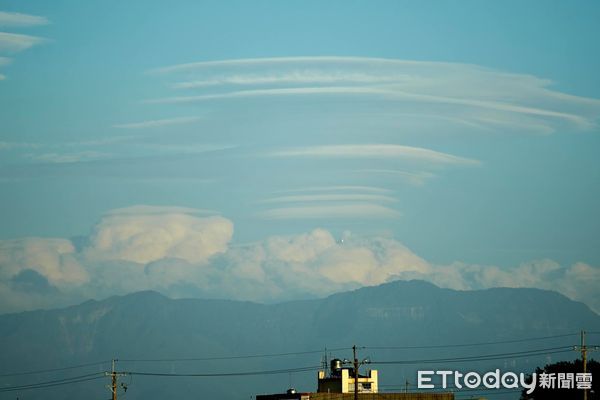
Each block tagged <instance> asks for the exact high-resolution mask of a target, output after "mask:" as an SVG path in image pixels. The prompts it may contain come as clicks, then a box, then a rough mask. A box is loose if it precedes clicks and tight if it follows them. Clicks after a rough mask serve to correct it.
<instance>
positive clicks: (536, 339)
mask: <svg viewBox="0 0 600 400" xmlns="http://www.w3.org/2000/svg"><path fill="white" fill-rule="evenodd" d="M578 335H579V333H566V334H563V335H553V336H541V337H534V338H525V339H512V340H500V341H494V342H476V343H459V344H440V345H426V346H425V345H423V346H365V347H363V348H365V349H371V350H410V349H441V348H453V347H476V346H491V345H495V344H508V343H522V342H532V341H538V340H548V339H556V338H563V337H568V336H578Z"/></svg>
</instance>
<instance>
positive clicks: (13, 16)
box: [0, 11, 50, 27]
mask: <svg viewBox="0 0 600 400" xmlns="http://www.w3.org/2000/svg"><path fill="white" fill-rule="evenodd" d="M49 23H50V21H48V18H46V17H41V16H37V15H30V14H21V13H16V12H6V11H0V27H24V26H37V25H46V24H49Z"/></svg>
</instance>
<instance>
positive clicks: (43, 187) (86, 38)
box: [0, 0, 600, 312]
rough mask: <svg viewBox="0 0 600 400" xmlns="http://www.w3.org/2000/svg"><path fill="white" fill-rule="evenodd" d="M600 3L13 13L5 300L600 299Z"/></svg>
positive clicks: (65, 1) (3, 228)
mask: <svg viewBox="0 0 600 400" xmlns="http://www.w3.org/2000/svg"><path fill="white" fill-rule="evenodd" d="M599 19H600V4H599V3H598V2H595V1H571V2H566V1H565V2H553V3H552V7H548V3H547V2H545V1H528V2H521V1H503V2H492V1H460V2H459V1H435V2H433V1H376V2H372V1H328V2H321V1H303V2H294V1H288V2H281V1H255V2H247V1H175V2H170V3H166V2H161V1H153V0H150V1H148V0H145V1H141V0H133V1H128V2H122V1H116V0H106V1H85V2H82V1H75V0H56V1H52V2H48V1H42V0H39V1H35V0H27V1H6V0H2V1H0V121H1V124H0V194H1V196H0V312H15V311H23V310H29V309H36V308H52V307H58V306H64V305H68V304H74V303H77V302H80V301H83V300H86V299H89V298H98V299H99V298H104V297H107V296H111V295H118V294H125V293H129V292H133V291H138V290H147V289H150V290H157V291H160V292H162V293H164V294H166V295H169V296H172V297H202V298H206V297H210V298H215V297H216V298H231V299H238V300H251V301H259V302H278V301H285V300H291V299H301V298H313V297H320V296H325V295H328V294H331V293H334V292H337V291H340V290H349V289H354V288H357V287H361V286H365V285H377V284H381V283H384V282H388V281H391V280H394V279H424V280H427V281H430V282H433V283H435V284H437V285H439V286H441V287H448V288H453V289H460V290H470V289H485V288H489V287H499V286H502V287H504V286H508V287H535V288H541V289H549V290H556V291H558V292H560V293H562V294H564V295H566V296H568V297H569V298H571V299H574V300H577V301H582V302H584V303H586V304H587V305H588V306H590V307H591V308H592V309H593V310H595V311H596V312H599V311H600V293H599V292H598V287H600V223H599V221H600V219H599V218H598V216H599V212H600V161H599V160H598V156H597V153H598V150H599V149H600V137H599V127H598V122H599V116H600V76H599V75H598V73H597V71H599V70H600V42H599V41H598V40H597V38H598V35H599V33H600V32H599V30H600V28H599V26H598V24H597V21H598V20H599Z"/></svg>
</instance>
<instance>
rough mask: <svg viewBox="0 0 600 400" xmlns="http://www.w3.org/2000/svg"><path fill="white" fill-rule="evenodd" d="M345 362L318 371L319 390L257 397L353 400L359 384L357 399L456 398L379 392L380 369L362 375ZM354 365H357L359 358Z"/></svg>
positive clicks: (267, 399)
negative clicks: (346, 365) (355, 389)
mask: <svg viewBox="0 0 600 400" xmlns="http://www.w3.org/2000/svg"><path fill="white" fill-rule="evenodd" d="M344 364H347V362H344V361H342V360H339V359H333V360H331V363H330V370H329V373H327V371H325V370H321V371H319V372H318V375H317V378H318V384H317V391H316V392H297V391H296V390H294V389H289V390H288V391H287V392H285V393H275V394H264V395H257V396H256V400H354V399H355V394H354V388H355V387H358V390H357V394H356V398H358V399H359V400H454V393H439V392H437V393H427V392H419V393H379V383H378V374H377V370H369V371H367V373H366V374H364V375H362V374H360V373H359V372H358V368H356V371H355V368H353V367H344ZM354 365H358V364H357V363H356V360H355V363H354ZM357 372H358V373H357ZM355 380H357V381H355ZM355 385H356V386H355Z"/></svg>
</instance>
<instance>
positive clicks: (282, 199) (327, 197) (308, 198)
mask: <svg viewBox="0 0 600 400" xmlns="http://www.w3.org/2000/svg"><path fill="white" fill-rule="evenodd" d="M318 201H383V202H396V201H397V200H396V199H395V198H393V197H390V196H383V195H376V194H361V193H344V194H310V195H296V196H279V197H272V198H269V199H266V200H263V202H264V203H303V202H318Z"/></svg>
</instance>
